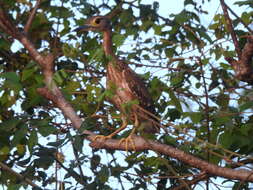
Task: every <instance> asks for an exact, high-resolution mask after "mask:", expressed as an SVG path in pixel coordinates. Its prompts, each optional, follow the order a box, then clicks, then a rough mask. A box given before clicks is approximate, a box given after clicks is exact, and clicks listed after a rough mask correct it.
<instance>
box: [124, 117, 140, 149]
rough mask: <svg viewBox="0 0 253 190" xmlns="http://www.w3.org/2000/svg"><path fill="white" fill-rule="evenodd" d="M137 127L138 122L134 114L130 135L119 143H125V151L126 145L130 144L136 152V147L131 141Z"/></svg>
mask: <svg viewBox="0 0 253 190" xmlns="http://www.w3.org/2000/svg"><path fill="white" fill-rule="evenodd" d="M138 126H139V120H138V117H137V115H136V114H134V128H133V129H132V131H131V133H130V135H129V136H128V137H127V138H123V139H121V140H120V141H119V144H121V143H125V148H126V151H128V144H131V146H132V148H133V150H134V151H136V147H135V144H134V140H133V137H132V136H133V134H135V130H136V127H138Z"/></svg>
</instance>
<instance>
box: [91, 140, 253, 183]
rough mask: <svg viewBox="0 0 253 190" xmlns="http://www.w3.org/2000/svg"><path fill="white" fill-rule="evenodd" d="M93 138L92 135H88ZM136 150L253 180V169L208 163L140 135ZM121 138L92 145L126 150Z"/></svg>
mask: <svg viewBox="0 0 253 190" xmlns="http://www.w3.org/2000/svg"><path fill="white" fill-rule="evenodd" d="M88 138H89V139H92V136H89V137H88ZM93 138H94V136H93ZM133 140H134V143H135V149H136V151H144V150H153V151H154V152H158V153H160V154H163V155H167V156H169V157H172V158H175V159H178V160H180V161H182V162H184V163H186V164H188V165H190V166H193V167H195V168H198V169H200V170H201V171H203V172H206V173H207V174H208V175H215V176H220V177H224V178H229V179H236V180H242V181H251V182H252V181H253V171H248V170H245V169H238V170H233V169H231V168H225V167H220V166H217V165H215V164H212V163H208V162H206V161H204V160H201V159H199V158H197V157H195V156H192V155H191V154H188V153H185V152H184V151H182V150H179V149H177V148H174V147H172V146H170V145H166V144H162V143H159V142H156V141H152V140H145V139H144V138H142V137H140V136H133ZM119 142H120V140H115V139H108V140H106V141H103V140H102V139H97V140H96V141H93V142H92V143H91V144H90V146H91V147H93V148H105V149H113V150H126V149H125V144H124V143H119ZM128 150H134V149H133V147H129V149H128Z"/></svg>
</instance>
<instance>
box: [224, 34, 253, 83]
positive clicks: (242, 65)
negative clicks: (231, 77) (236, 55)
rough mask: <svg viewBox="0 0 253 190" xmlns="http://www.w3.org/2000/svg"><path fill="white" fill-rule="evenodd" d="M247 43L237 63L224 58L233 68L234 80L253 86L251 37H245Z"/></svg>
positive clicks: (229, 58)
mask: <svg viewBox="0 0 253 190" xmlns="http://www.w3.org/2000/svg"><path fill="white" fill-rule="evenodd" d="M247 39H248V41H247V43H246V44H245V46H244V48H243V50H242V55H241V58H240V59H239V61H237V60H235V59H233V58H231V57H226V58H225V59H226V61H227V62H229V64H230V65H231V66H232V67H233V69H234V71H235V75H236V78H237V79H239V80H241V81H244V82H247V83H249V84H251V85H253V67H252V64H251V60H252V57H253V35H252V36H247Z"/></svg>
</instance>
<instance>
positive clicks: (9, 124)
mask: <svg viewBox="0 0 253 190" xmlns="http://www.w3.org/2000/svg"><path fill="white" fill-rule="evenodd" d="M19 123H20V120H19V119H16V118H13V119H10V120H7V121H4V122H2V123H0V128H1V130H4V131H11V130H12V129H14V128H16V127H17V125H18V124H19Z"/></svg>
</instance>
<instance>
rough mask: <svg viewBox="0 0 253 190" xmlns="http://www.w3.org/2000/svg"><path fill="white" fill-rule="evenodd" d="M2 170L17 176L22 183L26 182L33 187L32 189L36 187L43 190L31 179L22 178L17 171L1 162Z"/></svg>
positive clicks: (0, 167)
mask: <svg viewBox="0 0 253 190" xmlns="http://www.w3.org/2000/svg"><path fill="white" fill-rule="evenodd" d="M0 169H2V170H4V171H6V172H9V173H10V174H12V175H14V176H16V177H17V178H18V179H20V180H21V181H24V182H25V183H27V184H28V185H31V186H32V187H35V188H37V189H41V188H40V187H39V186H38V185H36V184H35V183H33V182H32V180H30V179H29V178H27V177H25V176H22V175H21V174H19V173H17V172H16V171H14V170H13V169H11V168H10V167H9V166H7V165H6V164H4V163H2V162H0Z"/></svg>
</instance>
